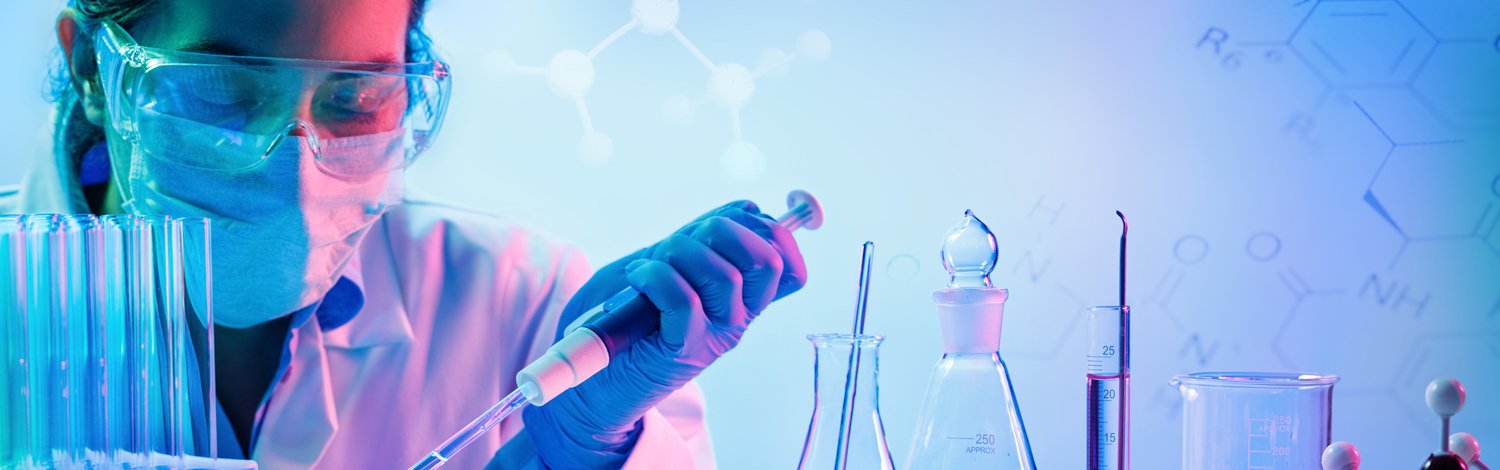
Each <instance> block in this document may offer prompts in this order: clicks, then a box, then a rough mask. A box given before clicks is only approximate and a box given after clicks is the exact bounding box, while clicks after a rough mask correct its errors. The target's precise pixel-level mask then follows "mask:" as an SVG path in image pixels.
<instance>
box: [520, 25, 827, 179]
mask: <svg viewBox="0 0 1500 470" xmlns="http://www.w3.org/2000/svg"><path fill="white" fill-rule="evenodd" d="M679 13H680V10H679V5H678V2H677V0H633V1H632V2H631V4H630V21H627V22H626V23H625V24H624V25H623V26H621V27H620V28H619V29H616V30H615V31H614V32H613V33H611V34H610V35H609V36H606V37H605V38H604V40H602V41H600V42H599V44H597V45H595V46H594V48H593V49H589V50H588V51H582V50H576V49H569V50H564V51H561V52H558V53H557V54H555V55H553V56H552V59H551V60H550V61H549V62H548V63H547V65H546V66H545V67H534V66H521V65H516V64H515V63H514V62H513V61H512V60H511V59H510V58H509V56H507V55H504V54H502V55H501V57H498V58H497V61H498V62H499V64H498V66H499V68H500V70H499V71H500V72H502V73H516V74H525V75H534V76H541V77H545V78H546V79H547V84H548V85H549V87H550V88H551V89H552V92H553V93H555V94H557V96H560V97H562V98H565V99H568V100H570V101H572V102H573V104H574V106H575V107H576V108H577V109H578V118H579V120H580V121H581V122H582V124H583V135H582V136H580V137H579V139H578V156H579V158H580V159H582V160H583V162H584V163H585V164H588V165H591V166H595V167H598V166H603V165H604V164H606V163H608V162H609V160H610V159H611V158H612V157H613V155H614V143H613V141H612V140H610V138H609V136H608V135H605V134H604V133H603V132H600V131H599V130H597V129H596V128H595V127H594V122H593V120H592V119H590V117H589V108H588V102H587V100H586V97H587V95H588V92H589V88H590V87H591V86H592V85H593V83H594V58H595V57H597V56H598V55H599V54H600V53H602V52H604V50H605V49H608V48H609V46H610V45H611V44H614V42H615V41H616V40H619V39H620V38H621V37H622V36H624V35H626V34H629V33H630V32H632V31H636V32H640V33H641V34H646V35H650V36H661V35H671V36H672V37H674V38H676V39H677V42H678V43H680V44H682V47H683V48H685V49H687V52H688V53H689V54H691V55H692V56H693V57H694V58H695V59H697V61H698V62H699V63H701V64H703V66H704V67H705V68H707V69H708V75H709V76H708V86H707V92H706V96H704V97H702V98H697V99H694V98H689V97H687V96H684V95H676V96H672V97H669V98H667V100H666V103H665V104H664V105H663V107H662V110H663V113H664V114H665V115H666V118H667V120H668V122H669V123H671V124H675V125H686V124H687V123H688V122H691V121H692V119H693V114H694V113H695V111H696V108H697V107H698V106H700V105H702V104H704V103H709V102H712V103H715V104H718V105H721V106H723V107H725V108H726V109H728V110H729V122H730V126H731V128H732V131H733V139H734V140H733V141H732V142H730V143H729V145H728V146H727V147H726V148H725V149H724V153H723V157H722V158H723V159H722V165H723V168H724V170H725V171H727V172H728V173H729V174H730V176H733V177H735V178H737V179H741V180H753V179H755V178H757V177H759V176H760V174H761V173H763V172H764V170H765V157H764V155H762V154H761V152H760V149H759V148H757V147H756V146H755V145H754V144H752V143H750V142H748V141H746V140H745V139H744V132H743V131H742V128H741V126H740V109H741V108H743V107H744V106H745V105H746V104H747V103H749V102H750V99H751V97H753V96H754V95H755V82H756V80H759V79H761V78H764V77H780V76H784V75H785V74H786V72H787V70H788V68H789V67H790V65H791V63H792V62H794V61H798V60H803V61H808V62H822V61H825V60H827V59H828V56H829V54H830V51H831V48H832V46H831V44H830V42H829V39H828V35H827V34H825V33H823V32H822V31H818V30H808V31H804V32H803V33H802V34H801V35H799V36H798V38H797V44H796V52H795V53H789V52H786V51H783V50H780V49H768V50H766V51H765V52H764V53H763V54H762V55H761V58H760V63H759V64H758V65H757V66H756V67H755V68H754V69H751V68H749V67H746V66H745V65H742V64H739V63H734V62H724V63H715V62H714V61H713V60H710V59H709V58H708V56H707V55H705V54H704V53H703V52H702V51H700V50H699V49H698V47H697V46H694V45H693V43H692V41H689V40H688V38H687V36H685V35H683V34H682V32H681V31H679V30H678V29H677V20H678V15H679Z"/></svg>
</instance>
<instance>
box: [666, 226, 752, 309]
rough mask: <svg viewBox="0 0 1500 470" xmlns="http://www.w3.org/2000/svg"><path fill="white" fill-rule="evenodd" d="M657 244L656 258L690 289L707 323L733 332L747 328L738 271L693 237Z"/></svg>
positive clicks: (672, 239) (678, 237)
mask: <svg viewBox="0 0 1500 470" xmlns="http://www.w3.org/2000/svg"><path fill="white" fill-rule="evenodd" d="M661 245H662V247H663V249H662V250H660V251H658V252H657V257H656V259H657V260H660V261H666V262H667V264H670V265H672V267H673V268H676V270H677V272H678V273H679V274H681V275H682V277H683V279H687V282H688V284H691V285H692V286H693V289H694V290H695V291H696V292H697V294H698V299H699V300H700V301H701V302H702V305H703V313H704V315H706V316H707V317H708V320H709V322H710V323H711V324H713V325H715V326H718V327H720V328H724V329H727V330H729V331H733V332H738V331H743V330H744V329H745V327H746V326H748V325H749V323H750V317H749V314H748V312H746V310H745V301H744V288H743V286H744V278H743V277H742V276H741V274H740V270H739V268H736V267H735V266H734V264H733V263H730V262H729V261H728V260H726V259H724V257H723V256H720V255H719V253H717V252H715V251H714V250H713V249H711V248H709V247H708V245H705V244H703V242H701V241H699V240H697V239H695V238H693V237H689V236H686V235H672V236H670V237H667V239H666V240H663V241H662V243H661Z"/></svg>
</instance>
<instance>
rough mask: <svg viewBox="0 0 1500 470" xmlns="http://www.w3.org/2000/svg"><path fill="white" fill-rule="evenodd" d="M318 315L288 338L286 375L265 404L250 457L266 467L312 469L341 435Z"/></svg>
mask: <svg viewBox="0 0 1500 470" xmlns="http://www.w3.org/2000/svg"><path fill="white" fill-rule="evenodd" d="M323 346H324V344H323V331H322V328H321V327H319V325H318V319H317V316H316V315H313V316H312V318H309V319H308V320H307V322H306V323H303V324H302V326H301V327H298V328H297V329H296V330H294V331H293V333H292V336H291V338H290V339H288V347H287V350H288V354H290V358H289V359H288V365H287V370H286V372H285V375H283V376H282V382H281V383H280V384H277V385H275V391H274V392H272V394H271V400H270V402H269V403H268V404H267V405H266V409H265V415H264V417H263V418H262V421H261V425H260V430H259V431H258V433H259V434H258V436H257V441H256V443H255V450H254V451H253V452H252V454H251V458H252V459H254V460H255V461H256V462H258V463H260V465H261V467H262V468H268V469H269V468H308V467H311V466H313V465H314V464H316V463H317V462H318V460H319V459H321V458H322V456H323V452H324V451H325V450H327V448H328V444H329V442H331V441H332V440H333V436H334V434H335V433H337V432H338V427H339V426H338V409H337V407H335V405H334V394H333V382H332V380H331V378H330V374H329V372H330V371H329V370H328V357H327V354H326V353H327V351H325V350H324V348H323Z"/></svg>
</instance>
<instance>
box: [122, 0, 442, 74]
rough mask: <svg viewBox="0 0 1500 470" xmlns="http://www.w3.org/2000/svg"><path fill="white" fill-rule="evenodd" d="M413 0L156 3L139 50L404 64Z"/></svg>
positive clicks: (137, 29) (141, 27) (134, 31)
mask: <svg viewBox="0 0 1500 470" xmlns="http://www.w3.org/2000/svg"><path fill="white" fill-rule="evenodd" d="M411 1H412V0H245V1H223V0H158V3H157V8H153V9H152V10H150V11H148V12H147V13H145V14H144V15H143V16H142V17H141V18H140V19H139V20H138V21H137V22H136V23H135V24H134V25H132V26H131V28H130V30H131V35H132V36H134V37H135V39H136V40H137V41H139V42H140V43H141V44H142V45H145V46H151V47H158V48H162V49H173V50H183V51H193V52H207V53H214V54H228V55H244V56H257V57H279V58H290V59H318V60H342V61H353V62H402V61H404V56H405V53H406V32H407V24H408V23H407V18H408V15H410V14H411Z"/></svg>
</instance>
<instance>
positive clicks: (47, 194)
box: [16, 138, 89, 214]
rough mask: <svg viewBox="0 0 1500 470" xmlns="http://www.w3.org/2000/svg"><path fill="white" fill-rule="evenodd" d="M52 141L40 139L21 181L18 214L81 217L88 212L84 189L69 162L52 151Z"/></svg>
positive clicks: (68, 159)
mask: <svg viewBox="0 0 1500 470" xmlns="http://www.w3.org/2000/svg"><path fill="white" fill-rule="evenodd" d="M54 144H55V142H54V139H50V138H49V139H43V143H42V144H41V145H38V152H37V153H36V155H35V157H34V158H33V159H32V162H31V170H30V171H28V172H27V173H26V178H25V179H23V180H21V191H20V193H19V194H17V195H16V196H17V202H18V204H17V207H16V208H17V209H18V210H17V212H21V213H29V214H35V213H55V214H82V213H87V212H89V206H88V202H87V201H86V200H85V199H84V198H83V186H82V185H80V184H79V182H78V171H77V168H74V165H73V161H72V159H70V158H68V157H67V155H63V154H62V152H57V151H54Z"/></svg>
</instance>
